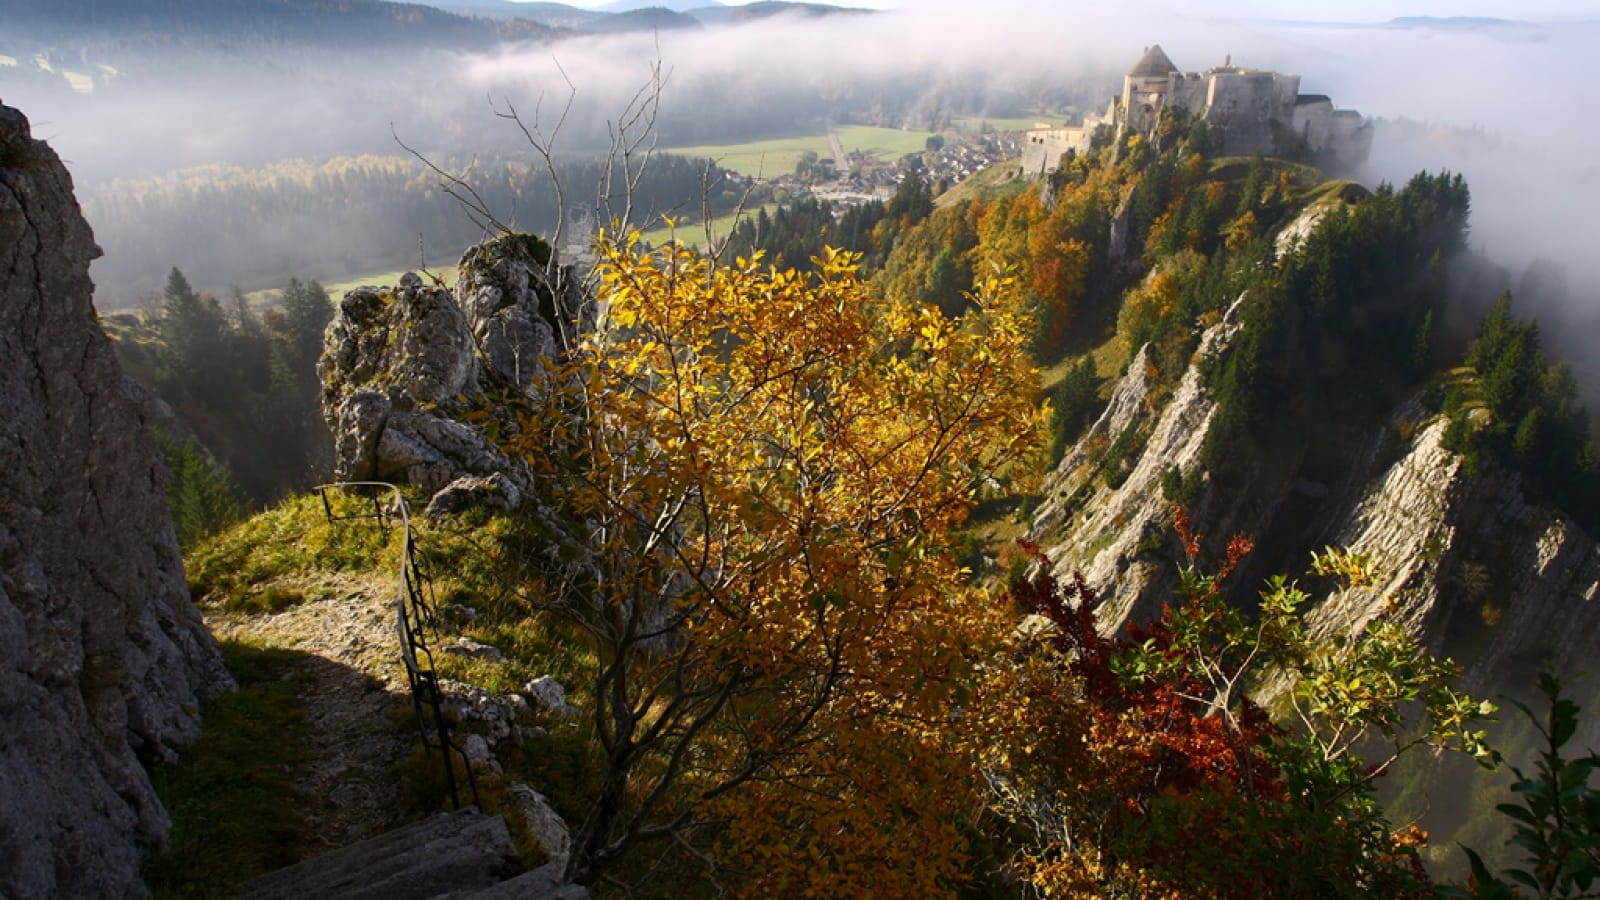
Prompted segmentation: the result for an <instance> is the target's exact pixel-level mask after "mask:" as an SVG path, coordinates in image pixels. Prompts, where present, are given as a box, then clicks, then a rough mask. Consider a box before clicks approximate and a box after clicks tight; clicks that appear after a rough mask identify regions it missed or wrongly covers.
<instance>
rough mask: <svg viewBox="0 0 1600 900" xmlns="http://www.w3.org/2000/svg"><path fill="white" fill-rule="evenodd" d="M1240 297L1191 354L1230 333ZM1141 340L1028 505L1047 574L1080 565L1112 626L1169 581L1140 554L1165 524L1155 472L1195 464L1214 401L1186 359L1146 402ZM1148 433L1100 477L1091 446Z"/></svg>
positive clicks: (1142, 611)
mask: <svg viewBox="0 0 1600 900" xmlns="http://www.w3.org/2000/svg"><path fill="white" fill-rule="evenodd" d="M1239 306H1240V304H1239V303H1237V302H1236V303H1235V304H1234V305H1233V307H1232V308H1231V309H1229V311H1228V313H1227V314H1226V315H1225V316H1224V317H1223V320H1222V321H1221V322H1219V323H1217V324H1216V325H1213V326H1212V327H1211V328H1210V329H1208V330H1207V331H1206V333H1205V335H1204V336H1203V337H1202V338H1201V340H1200V349H1199V350H1198V351H1197V352H1196V359H1197V360H1199V359H1203V358H1205V357H1209V356H1211V355H1214V354H1217V353H1222V352H1225V350H1226V349H1227V346H1228V342H1229V340H1231V339H1232V337H1233V335H1234V334H1236V333H1237V332H1238V328H1239V326H1238V322H1237V315H1238V310H1239ZM1145 372H1146V366H1145V349H1143V348H1141V349H1140V351H1139V352H1138V353H1137V354H1135V356H1134V358H1133V361H1132V362H1130V363H1129V364H1128V374H1127V375H1125V376H1124V377H1123V378H1122V379H1121V380H1120V381H1118V383H1117V385H1116V386H1115V388H1113V390H1112V394H1111V400H1110V402H1109V403H1108V404H1107V405H1106V409H1105V412H1103V413H1101V415H1100V418H1099V419H1097V420H1096V421H1095V423H1094V424H1093V425H1092V426H1090V428H1089V430H1088V432H1087V433H1086V434H1085V435H1084V436H1083V438H1082V439H1080V440H1079V441H1078V443H1077V444H1076V445H1074V446H1072V447H1070V448H1068V450H1067V452H1066V455H1065V456H1063V457H1062V459H1061V462H1060V463H1059V464H1058V465H1057V466H1056V469H1055V471H1054V472H1053V473H1052V474H1051V475H1050V477H1049V478H1048V479H1047V480H1046V482H1045V488H1044V499H1043V501H1042V502H1041V503H1040V504H1039V507H1038V509H1037V510H1036V511H1035V513H1034V520H1033V530H1032V535H1033V537H1034V539H1035V540H1037V541H1039V542H1040V544H1041V545H1042V546H1043V547H1044V548H1045V551H1046V553H1047V555H1048V556H1049V557H1050V560H1051V562H1052V564H1053V571H1052V574H1053V575H1054V576H1055V577H1056V578H1059V579H1066V578H1070V577H1071V575H1072V573H1073V572H1074V571H1082V572H1083V574H1084V576H1085V577H1086V578H1087V579H1088V581H1089V584H1090V585H1091V586H1093V587H1094V588H1095V589H1096V590H1098V591H1100V592H1101V596H1102V597H1103V598H1104V599H1105V601H1106V602H1105V605H1104V606H1103V607H1102V613H1101V615H1102V618H1101V622H1102V624H1103V625H1104V626H1105V627H1106V628H1107V629H1108V630H1114V629H1116V628H1120V627H1121V626H1122V624H1123V623H1124V622H1126V621H1127V620H1128V619H1129V618H1130V617H1137V618H1149V617H1151V616H1152V615H1154V614H1155V612H1156V611H1157V610H1159V608H1160V604H1161V603H1162V602H1163V601H1164V600H1165V598H1166V596H1167V594H1168V589H1167V588H1168V586H1169V585H1170V583H1171V582H1170V578H1169V576H1170V574H1171V573H1170V572H1169V571H1167V570H1168V569H1170V565H1166V566H1165V568H1163V563H1159V562H1157V561H1155V560H1152V559H1147V558H1145V556H1144V554H1142V553H1141V552H1140V550H1139V548H1140V545H1141V544H1142V543H1143V542H1144V541H1145V539H1146V537H1147V536H1148V535H1150V534H1153V533H1157V534H1158V533H1160V532H1161V530H1162V529H1165V528H1167V527H1169V525H1170V524H1171V522H1170V511H1169V509H1168V506H1167V504H1166V502H1165V501H1164V500H1163V498H1162V491H1161V479H1162V476H1163V475H1164V474H1165V473H1166V471H1167V470H1168V469H1169V468H1175V469H1177V470H1178V471H1180V472H1190V471H1193V470H1194V468H1195V467H1196V466H1197V465H1198V460H1199V458H1200V451H1201V449H1202V448H1203V447H1204V446H1205V439H1206V434H1207V433H1208V431H1209V429H1210V425H1211V418H1212V415H1213V414H1214V413H1215V412H1216V404H1215V403H1213V402H1212V401H1211V400H1210V399H1209V398H1208V397H1207V396H1206V393H1205V390H1204V388H1203V387H1202V385H1201V376H1200V369H1199V367H1198V366H1197V365H1191V366H1190V367H1189V369H1188V370H1187V371H1186V372H1184V375H1183V380H1182V382H1181V383H1180V384H1179V386H1178V389H1177V390H1176V391H1175V392H1174V393H1173V395H1172V398H1171V399H1170V400H1169V401H1167V403H1166V405H1165V407H1163V408H1162V409H1161V411H1160V412H1159V413H1158V414H1155V415H1152V414H1151V413H1150V411H1149V409H1148V406H1149V394H1150V385H1149V383H1148V381H1147V379H1146V376H1145ZM1130 429H1131V430H1132V431H1133V433H1135V434H1140V433H1148V438H1147V439H1146V440H1145V442H1144V446H1143V449H1142V450H1141V451H1140V452H1139V453H1138V454H1137V455H1136V456H1135V457H1134V458H1133V459H1132V460H1130V461H1129V462H1128V463H1125V464H1124V465H1125V471H1124V472H1122V473H1120V474H1121V475H1122V481H1121V483H1120V484H1119V485H1117V486H1116V487H1111V486H1109V485H1107V484H1105V483H1104V482H1103V478H1102V474H1101V471H1100V467H1099V466H1097V465H1096V464H1095V461H1094V457H1095V455H1096V454H1095V452H1094V451H1093V450H1091V448H1100V447H1105V446H1107V445H1110V444H1112V443H1114V442H1116V441H1117V439H1118V438H1119V437H1121V436H1123V435H1124V434H1127V433H1129V432H1130Z"/></svg>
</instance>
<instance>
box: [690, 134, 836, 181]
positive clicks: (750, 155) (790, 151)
mask: <svg viewBox="0 0 1600 900" xmlns="http://www.w3.org/2000/svg"><path fill="white" fill-rule="evenodd" d="M808 150H809V151H811V152H813V153H815V154H817V156H818V157H819V158H820V157H830V156H833V147H832V145H831V144H829V143H828V136H827V135H826V134H810V135H798V136H795V137H784V138H771V139H768V140H764V141H746V142H744V143H742V144H702V145H700V146H697V147H671V148H663V151H664V152H667V153H673V154H676V155H678V156H689V157H703V158H706V159H710V160H712V161H713V162H715V163H716V164H717V165H719V166H722V167H723V168H725V169H732V170H733V171H735V172H738V173H739V174H740V175H746V176H749V177H752V178H776V177H778V176H780V175H788V174H789V173H791V172H793V171H794V167H795V164H796V163H798V162H799V161H800V157H801V156H803V155H804V154H805V153H806V151H808Z"/></svg>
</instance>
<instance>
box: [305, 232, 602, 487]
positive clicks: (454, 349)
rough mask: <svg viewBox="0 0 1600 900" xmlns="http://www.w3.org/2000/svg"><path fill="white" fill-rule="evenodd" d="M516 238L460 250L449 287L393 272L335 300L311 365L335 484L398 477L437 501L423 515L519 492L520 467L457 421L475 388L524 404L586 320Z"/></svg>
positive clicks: (544, 260) (540, 255) (523, 238)
mask: <svg viewBox="0 0 1600 900" xmlns="http://www.w3.org/2000/svg"><path fill="white" fill-rule="evenodd" d="M552 253H553V251H552V250H551V249H550V248H549V247H548V246H547V245H546V244H545V243H544V242H542V241H540V240H539V239H537V238H534V237H530V236H528V235H515V234H513V235H502V236H501V237H499V238H496V239H494V240H492V241H489V242H486V243H484V244H481V245H479V246H477V247H474V248H472V249H470V250H468V251H467V253H466V254H465V255H464V256H463V257H462V261H461V267H460V276H459V279H458V281H457V284H456V289H455V292H454V293H453V294H452V293H451V292H450V291H448V290H446V289H444V288H443V287H440V286H428V285H424V284H423V283H422V279H421V278H419V277H418V276H416V275H415V274H411V273H407V274H406V275H405V276H403V277H402V278H401V280H400V285H399V286H398V287H396V288H379V287H361V288H357V289H355V290H353V291H350V292H349V293H347V294H346V295H345V296H344V299H343V301H342V302H341V304H340V307H339V311H338V314H337V315H336V316H335V318H334V321H333V322H332V323H331V324H330V325H329V327H328V332H327V337H326V340H325V344H324V349H323V356H322V360H321V362H320V364H319V366H318V371H319V373H320V375H321V377H322V382H323V398H322V408H323V415H324V417H325V418H326V419H327V421H328V424H329V427H330V429H331V430H332V432H333V435H334V450H335V457H336V474H337V477H338V478H340V479H342V480H352V481H354V480H381V481H391V482H405V483H409V484H414V485H418V486H420V487H422V488H423V489H425V490H427V491H429V492H431V493H434V494H436V495H438V501H437V503H436V504H434V505H432V506H430V510H429V511H430V514H436V513H439V512H447V511H451V510H454V509H459V508H460V507H462V506H465V505H470V504H473V503H485V504H488V505H491V506H495V507H498V508H502V509H510V508H514V507H516V506H517V505H519V504H520V503H521V502H522V500H523V499H524V498H525V497H526V495H527V489H528V484H529V475H528V472H527V469H526V466H524V465H523V464H522V463H520V462H519V461H516V460H513V459H511V458H509V457H508V456H506V454H504V453H503V452H501V451H500V450H499V449H498V448H497V447H496V446H495V445H494V443H493V442H492V441H490V440H489V439H488V438H487V437H486V436H485V435H484V434H483V433H482V432H481V431H480V430H479V429H478V428H476V427H474V426H472V425H468V424H466V423H465V422H464V421H463V414H464V413H465V411H466V410H467V404H468V403H469V402H470V399H469V398H471V397H473V396H475V395H478V394H480V393H482V392H485V391H494V392H501V393H504V394H510V395H513V396H521V397H524V398H527V399H530V400H537V399H539V398H541V397H543V396H544V395H545V393H546V392H547V390H548V386H549V379H550V378H551V377H552V375H551V372H552V368H551V366H550V365H549V363H550V362H551V361H552V360H554V359H557V358H559V354H560V353H561V352H562V349H563V348H564V347H565V346H567V345H568V344H569V343H570V342H571V341H572V340H574V339H575V338H576V334H577V332H578V331H581V330H582V328H583V327H585V325H586V324H587V325H592V323H593V321H594V313H593V305H592V303H588V302H587V301H584V300H583V299H582V294H581V292H580V291H579V290H578V289H577V288H575V287H573V286H572V285H573V284H574V280H573V279H572V278H571V277H570V272H567V271H566V270H560V269H558V268H557V267H556V266H555V265H554V264H553V261H552Z"/></svg>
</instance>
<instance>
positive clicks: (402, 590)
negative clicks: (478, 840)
mask: <svg viewBox="0 0 1600 900" xmlns="http://www.w3.org/2000/svg"><path fill="white" fill-rule="evenodd" d="M335 489H338V490H348V489H372V490H373V493H372V495H371V496H372V512H370V513H366V512H363V513H352V514H343V515H335V513H334V510H333V503H332V501H331V500H330V499H329V497H328V492H329V491H331V490H335ZM312 490H315V491H316V492H317V495H318V496H320V497H321V498H322V508H323V511H324V512H325V513H326V514H327V516H328V521H329V522H339V521H346V520H350V519H377V520H378V521H379V523H381V525H382V526H383V533H384V539H385V540H387V539H388V536H389V528H390V524H389V523H390V522H391V520H393V519H396V518H398V519H399V521H400V528H401V533H402V535H403V537H404V540H405V546H404V549H403V551H402V553H401V557H400V573H399V585H398V588H399V596H398V597H397V598H396V599H395V634H396V637H397V638H398V639H399V643H400V659H401V661H402V662H404V663H405V667H406V681H407V684H408V685H409V686H410V688H411V705H412V708H413V709H414V710H415V711H416V714H417V731H418V733H419V734H420V735H421V737H422V746H423V749H424V750H425V751H431V750H437V751H439V754H440V756H441V759H442V762H443V764H444V779H445V787H446V788H447V789H448V790H449V792H450V803H451V806H452V807H454V808H455V809H460V808H461V796H460V791H459V789H458V787H457V785H456V771H455V766H454V765H453V764H452V760H451V758H450V754H451V753H452V752H453V753H455V754H456V755H457V756H459V757H460V758H461V765H462V768H463V770H464V771H465V772H466V774H467V785H468V787H469V788H470V789H471V791H472V802H473V803H474V804H476V803H477V802H478V780H477V778H476V777H475V776H474V774H473V772H472V760H471V759H469V758H468V757H467V754H466V751H464V750H462V749H461V747H460V746H458V745H457V744H456V743H455V742H454V741H453V740H451V737H450V722H449V720H448V719H447V718H446V717H445V714H444V692H443V691H441V690H440V688H439V674H438V671H437V669H436V668H435V667H434V664H433V650H432V648H431V647H429V646H428V640H427V634H426V629H428V628H430V627H431V628H432V629H433V630H434V633H435V634H436V635H437V634H438V630H439V627H438V617H437V616H436V615H435V613H434V602H433V600H434V597H433V582H432V579H430V578H429V577H428V575H427V572H426V571H425V569H424V566H423V556H422V554H421V553H420V552H419V551H418V549H417V544H416V540H415V538H414V537H413V535H412V533H411V514H410V506H409V504H407V503H406V498H405V495H404V494H402V493H400V488H398V487H396V486H395V485H393V484H390V483H389V482H387V481H336V482H332V483H330V484H320V485H317V486H316V487H315V488H313V489H312ZM380 490H388V491H390V492H392V494H393V497H394V501H393V503H392V505H390V506H388V507H385V506H384V505H383V504H381V503H380V502H379V500H378V491H380Z"/></svg>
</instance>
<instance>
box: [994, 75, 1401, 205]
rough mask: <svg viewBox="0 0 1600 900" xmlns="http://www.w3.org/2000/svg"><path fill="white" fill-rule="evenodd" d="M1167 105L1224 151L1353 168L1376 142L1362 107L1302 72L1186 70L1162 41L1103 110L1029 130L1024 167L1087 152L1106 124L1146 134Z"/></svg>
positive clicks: (1039, 171) (1032, 170)
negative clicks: (1345, 102)
mask: <svg viewBox="0 0 1600 900" xmlns="http://www.w3.org/2000/svg"><path fill="white" fill-rule="evenodd" d="M1169 107H1170V108H1175V109H1181V110H1184V111H1186V112H1190V113H1193V114H1195V115H1197V116H1199V117H1200V118H1201V119H1202V120H1203V121H1205V122H1206V123H1208V124H1209V125H1210V126H1211V127H1212V130H1213V134H1214V135H1215V136H1217V138H1218V141H1219V146H1217V147H1216V150H1217V152H1219V153H1221V154H1223V155H1225V156H1248V155H1253V154H1257V153H1261V154H1268V155H1281V156H1296V157H1303V158H1305V159H1306V160H1307V161H1311V162H1318V163H1321V164H1323V165H1326V166H1329V167H1331V168H1336V169H1349V168H1352V167H1354V166H1356V165H1359V164H1360V163H1361V162H1363V161H1364V160H1365V159H1366V157H1367V151H1368V149H1369V148H1370V147H1371V144H1372V126H1371V124H1370V123H1368V122H1367V121H1366V119H1364V118H1363V117H1362V116H1361V114H1360V113H1358V112H1356V111H1355V110H1350V109H1334V108H1333V101H1331V100H1329V99H1328V98H1327V97H1326V96H1324V95H1322V94H1302V93H1300V76H1299V75H1285V74H1283V73H1281V72H1265V71H1261V70H1259V69H1246V68H1243V67H1241V66H1235V65H1232V60H1231V59H1230V60H1228V61H1227V62H1224V63H1223V64H1222V65H1220V66H1216V67H1214V68H1210V69H1207V70H1206V71H1205V72H1204V73H1201V74H1195V73H1192V72H1191V73H1189V74H1187V75H1186V74H1184V73H1183V71H1182V70H1180V69H1179V68H1178V67H1177V66H1175V65H1173V64H1172V60H1170V59H1168V58H1167V54H1166V53H1164V52H1163V51H1162V50H1161V47H1160V46H1159V45H1158V46H1153V47H1150V48H1148V49H1147V50H1145V53H1144V56H1143V57H1142V58H1141V59H1140V60H1139V62H1138V63H1137V64H1135V65H1134V67H1133V68H1132V69H1129V70H1128V74H1127V75H1125V76H1123V79H1122V94H1121V95H1120V96H1117V97H1113V98H1112V100H1111V104H1110V105H1109V106H1108V107H1107V108H1106V111H1105V113H1104V114H1101V115H1095V114H1090V115H1086V116H1084V119H1083V124H1082V125H1069V126H1045V125H1041V126H1039V127H1036V128H1034V129H1032V130H1030V131H1029V132H1028V135H1027V141H1026V142H1025V143H1024V144H1023V156H1022V170H1023V173H1024V174H1025V175H1044V174H1048V173H1050V172H1054V171H1055V170H1056V167H1057V166H1058V165H1059V163H1060V160H1061V155H1062V154H1063V153H1066V152H1067V151H1068V150H1072V151H1074V152H1076V153H1079V154H1082V153H1087V152H1088V151H1089V147H1090V143H1091V141H1093V139H1094V136H1095V134H1096V132H1098V131H1099V130H1100V129H1102V128H1104V129H1107V130H1108V131H1109V132H1110V133H1111V134H1112V135H1113V136H1114V137H1115V138H1116V139H1117V140H1119V141H1120V140H1121V139H1122V136H1123V135H1124V134H1125V133H1127V132H1128V131H1129V130H1132V131H1135V132H1137V133H1139V134H1142V135H1146V136H1149V135H1150V134H1152V133H1153V132H1154V131H1155V127H1156V124H1157V122H1159V121H1160V118H1161V111H1162V110H1164V109H1167V108H1169Z"/></svg>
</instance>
